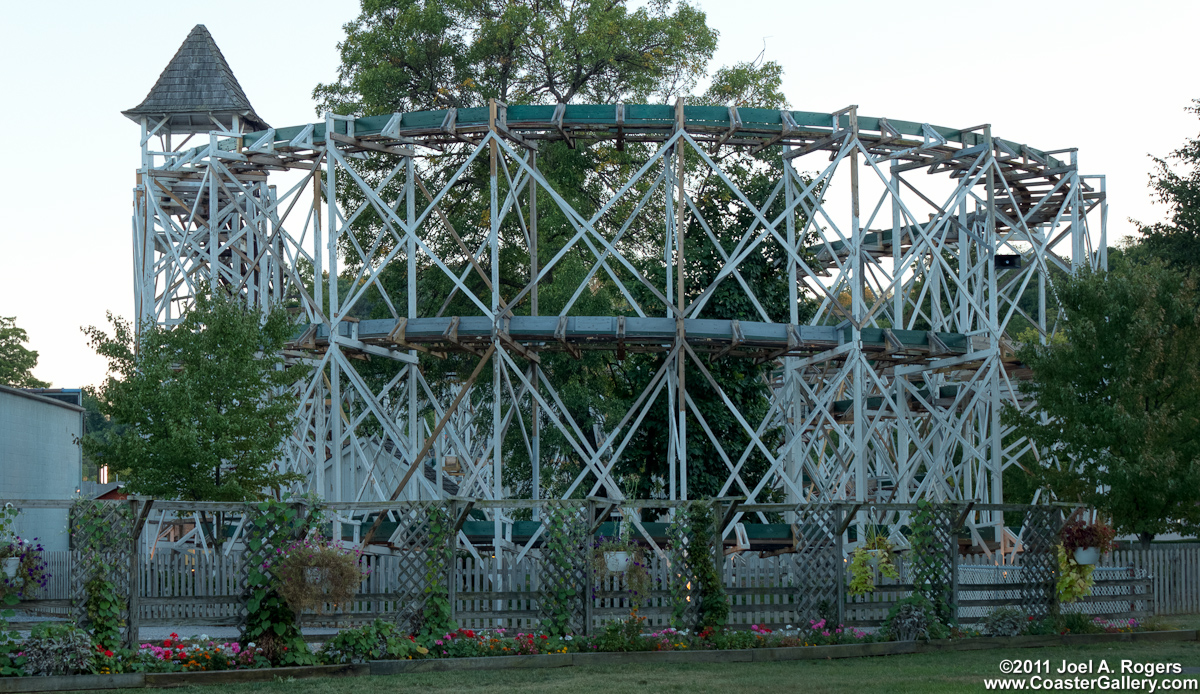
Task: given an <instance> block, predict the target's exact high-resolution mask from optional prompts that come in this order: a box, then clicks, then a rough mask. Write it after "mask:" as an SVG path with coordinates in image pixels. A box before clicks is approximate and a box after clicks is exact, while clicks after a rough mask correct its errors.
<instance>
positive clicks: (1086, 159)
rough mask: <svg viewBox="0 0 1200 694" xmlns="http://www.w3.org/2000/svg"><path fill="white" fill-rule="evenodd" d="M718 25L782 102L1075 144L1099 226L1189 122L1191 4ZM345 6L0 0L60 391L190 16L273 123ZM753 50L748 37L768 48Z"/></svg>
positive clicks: (15, 142)
mask: <svg viewBox="0 0 1200 694" xmlns="http://www.w3.org/2000/svg"><path fill="white" fill-rule="evenodd" d="M694 4H697V5H699V6H700V7H701V8H702V9H703V10H704V11H705V12H706V13H707V14H708V21H709V25H710V26H712V27H715V28H716V29H717V30H719V31H720V33H721V37H720V45H719V49H718V51H717V54H716V55H715V56H714V59H713V62H712V64H711V68H712V69H715V68H717V67H719V66H721V65H727V64H732V63H735V62H739V61H744V60H753V59H755V58H756V57H758V56H759V54H760V53H763V55H764V57H765V59H767V60H774V61H776V62H778V63H780V64H781V65H782V66H783V68H784V93H785V94H786V95H787V96H788V99H789V101H790V103H791V107H792V108H794V109H797V110H804V111H833V110H837V109H840V108H842V107H845V106H849V105H851V104H856V105H858V107H859V113H860V114H863V115H870V116H886V117H889V118H893V119H898V120H909V121H917V122H929V123H933V124H936V125H942V126H947V127H955V128H961V127H970V126H975V125H979V124H982V123H990V124H991V125H992V128H993V132H994V133H995V134H996V135H997V136H1000V137H1003V138H1006V139H1009V140H1015V141H1017V142H1022V143H1026V144H1029V145H1032V146H1034V147H1037V148H1039V149H1043V150H1052V149H1060V148H1065V147H1078V148H1079V162H1080V168H1081V171H1082V173H1084V174H1103V175H1106V176H1107V190H1108V195H1109V227H1108V233H1109V238H1110V239H1113V240H1114V242H1115V239H1118V238H1120V237H1124V236H1128V235H1130V234H1132V233H1134V232H1135V226H1134V225H1133V224H1132V223H1131V222H1130V221H1129V219H1130V218H1133V219H1137V220H1139V221H1143V222H1146V221H1155V220H1157V219H1160V218H1162V216H1163V214H1164V209H1163V208H1162V207H1161V206H1159V205H1156V204H1154V202H1153V201H1152V199H1151V197H1150V194H1149V192H1148V189H1147V181H1148V178H1147V176H1148V174H1149V173H1150V171H1151V169H1152V166H1153V162H1152V161H1151V159H1150V156H1149V155H1150V154H1154V155H1160V156H1161V155H1165V154H1167V153H1169V152H1170V151H1171V150H1173V149H1175V148H1177V147H1179V146H1180V145H1181V144H1182V143H1183V142H1184V140H1186V139H1187V138H1191V137H1195V136H1196V135H1197V133H1198V132H1200V122H1198V121H1197V118H1196V116H1195V115H1193V114H1190V113H1187V112H1186V111H1185V108H1186V107H1187V106H1188V105H1189V104H1190V103H1191V100H1192V99H1193V98H1200V84H1197V82H1198V81H1200V78H1197V77H1196V74H1197V73H1196V72H1195V71H1194V69H1193V67H1192V65H1193V62H1194V57H1195V56H1194V49H1193V48H1192V46H1193V45H1194V43H1193V41H1194V38H1193V32H1194V27H1195V26H1197V25H1198V23H1200V22H1198V20H1200V3H1195V2H1170V1H1166V0H1144V1H1143V2H1137V3H1132V2H1127V1H1116V0H1087V1H1079V0H1051V1H1049V2H1047V1H1046V0H1040V1H1037V2H1033V1H1027V0H1008V1H1006V2H1003V3H1001V2H978V1H977V2H963V1H962V0H955V1H945V2H943V1H935V0H909V2H906V3H895V2H882V1H879V2H877V1H874V0H872V1H861V2H845V1H843V2H819V3H818V2H811V1H808V0H773V1H771V0H738V1H737V2H729V1H728V0H722V1H717V0H698V1H697V2H695V3H694ZM358 7H359V4H358V2H357V1H354V0H321V2H319V3H318V2H306V1H301V0H288V1H286V2H282V1H279V2H264V1H256V0H238V1H237V2H227V1H223V0H206V1H205V2H190V3H158V4H153V3H146V2H139V3H133V2H127V1H126V0H112V1H110V2H104V3H97V2H94V0H88V1H82V2H81V1H79V0H66V1H62V2H58V3H55V4H54V6H53V10H52V11H50V12H48V11H47V8H46V6H43V5H40V4H39V3H31V2H21V3H15V2H14V3H8V4H6V6H5V19H4V21H3V22H2V23H0V100H2V103H3V105H4V108H2V109H0V132H4V133H7V135H6V143H7V144H6V148H5V150H6V151H7V152H8V154H7V155H6V156H7V157H8V159H7V164H5V165H3V166H0V201H2V202H3V207H2V209H3V213H2V214H0V316H16V318H17V325H18V326H20V327H22V328H24V329H25V330H26V331H27V332H28V333H29V338H30V339H29V343H28V346H29V347H30V348H32V349H35V350H37V351H38V353H39V356H40V360H39V362H38V366H37V368H36V369H35V370H34V375H36V376H37V377H38V378H40V379H42V380H45V381H50V382H51V383H52V385H53V386H55V387H60V388H77V387H80V386H84V385H88V384H95V383H98V382H100V381H101V380H102V379H103V378H104V374H105V363H104V361H103V360H102V359H101V358H100V357H98V356H96V355H95V354H94V353H93V352H92V351H91V349H90V348H89V347H88V345H87V340H86V337H85V336H84V335H83V333H82V332H81V331H80V327H81V326H86V325H96V326H104V325H105V324H106V323H105V320H106V319H105V314H106V312H112V313H114V314H116V315H121V316H125V317H129V316H131V315H132V312H133V279H132V231H131V222H130V212H131V204H132V203H131V199H132V188H133V184H134V172H135V170H136V169H137V167H138V165H139V163H140V162H139V160H140V157H139V152H138V139H137V138H138V129H137V125H135V124H134V123H133V122H132V121H129V120H127V119H126V118H125V117H124V116H122V115H121V114H120V111H121V110H122V109H129V108H132V107H133V106H135V105H137V104H138V103H140V102H141V100H142V99H143V98H144V97H145V96H146V93H147V92H148V91H149V89H150V87H151V86H153V84H154V81H155V80H156V79H157V77H158V75H159V73H160V72H161V71H162V69H163V68H164V67H165V66H166V64H167V62H168V61H169V60H170V58H171V56H172V55H174V53H175V51H176V49H177V48H178V47H179V44H180V43H182V42H183V40H184V38H185V37H186V36H187V34H188V32H189V31H190V30H191V28H192V27H193V26H194V25H196V24H204V25H205V26H207V27H208V29H209V31H210V32H211V33H212V35H213V38H214V39H215V40H216V42H217V45H218V46H219V47H220V48H221V51H222V52H223V53H224V54H225V57H226V59H227V60H228V62H229V64H230V66H231V67H232V69H233V71H234V73H235V74H236V75H237V77H238V80H239V81H240V82H241V84H242V87H243V89H244V90H245V92H246V94H247V96H248V97H249V98H250V100H251V102H252V103H253V104H254V107H255V109H256V111H257V112H258V113H259V115H261V116H262V117H263V118H264V119H265V120H267V122H269V123H271V124H272V125H275V126H277V127H280V126H286V125H293V124H299V123H306V122H311V121H315V120H317V114H316V112H315V111H314V107H313V101H312V98H311V93H312V89H313V87H314V86H315V85H316V84H317V83H319V82H328V81H330V80H332V79H333V78H334V77H335V76H336V71H337V65H338V54H337V42H338V41H339V40H340V39H341V38H342V37H343V32H342V25H343V24H344V23H346V22H348V21H351V20H352V19H353V18H354V17H355V16H356V15H357V13H358ZM764 51H765V52H764Z"/></svg>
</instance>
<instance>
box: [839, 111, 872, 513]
mask: <svg viewBox="0 0 1200 694" xmlns="http://www.w3.org/2000/svg"><path fill="white" fill-rule="evenodd" d="M847 111H848V117H849V127H850V135H851V139H850V143H849V144H848V145H844V146H848V147H850V148H851V151H850V156H849V159H850V248H851V253H852V255H851V261H850V262H851V276H850V315H851V316H853V317H854V320H853V322H852V325H851V330H852V339H853V340H854V343H855V345H856V346H857V349H856V350H855V351H854V352H852V355H853V356H852V358H853V359H854V367H853V368H854V383H853V385H852V388H853V395H852V397H853V399H854V405H853V407H854V425H853V439H854V456H853V461H854V462H853V464H854V499H855V501H866V500H867V450H866V424H867V403H866V396H867V394H866V391H865V390H864V388H863V381H864V380H865V379H866V369H867V365H866V363H865V362H864V360H863V356H862V326H861V325H860V324H859V321H861V320H862V319H863V317H864V316H865V315H866V313H867V309H866V301H865V297H864V296H863V294H864V289H865V286H866V278H865V276H864V272H865V267H864V266H863V256H862V242H863V238H862V228H861V224H862V210H861V207H860V204H859V190H858V183H859V181H858V154H859V143H858V109H857V107H854V106H851V107H850V108H849V109H847ZM834 118H835V119H837V120H840V119H841V116H840V115H835V116H834ZM838 125H839V123H837V122H835V123H834V124H833V126H834V130H837V127H838Z"/></svg>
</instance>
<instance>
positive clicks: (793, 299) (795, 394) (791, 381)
mask: <svg viewBox="0 0 1200 694" xmlns="http://www.w3.org/2000/svg"><path fill="white" fill-rule="evenodd" d="M790 149H791V147H789V146H787V145H784V146H783V147H782V148H781V155H782V156H781V157H780V158H781V160H782V162H783V195H784V203H785V204H786V206H787V210H788V211H787V244H788V250H789V251H790V252H793V253H796V254H799V252H800V249H799V245H800V244H799V242H798V240H797V238H796V213H795V210H794V208H793V205H795V203H796V182H795V180H794V179H793V171H792V160H791V159H788V157H787V153H788V151H789V150H790ZM787 273H788V322H789V323H791V324H792V325H797V324H798V323H799V322H800V286H799V277H798V268H797V265H796V261H795V259H794V258H793V257H792V256H791V255H790V254H789V255H788V256H787ZM796 361H797V360H796V358H795V357H785V358H784V360H783V388H784V394H785V397H787V398H788V408H789V409H788V413H787V441H786V442H785V444H786V443H787V442H791V441H793V440H795V439H797V438H799V437H800V435H801V432H800V423H801V422H802V421H804V410H803V407H804V400H803V399H802V398H801V397H800V393H801V392H802V391H801V389H800V388H799V386H798V385H797V384H796V379H797V378H799V374H797V373H796ZM801 451H802V449H801V447H800V446H799V445H796V444H793V445H792V450H791V451H790V452H789V453H788V460H787V464H786V468H785V472H784V474H786V475H787V477H788V479H789V480H790V481H791V482H792V484H794V485H795V486H796V488H797V489H803V488H804V480H803V479H801V477H803V474H804V463H803V460H802V454H801ZM784 489H785V490H786V491H785V494H786V497H785V501H786V503H788V504H790V505H795V504H799V503H800V502H801V501H803V499H801V498H799V497H798V496H797V495H796V493H795V492H793V491H792V487H791V486H789V485H784ZM784 520H785V521H786V522H788V523H794V522H795V521H796V512H795V511H792V510H789V511H786V512H785V513H784Z"/></svg>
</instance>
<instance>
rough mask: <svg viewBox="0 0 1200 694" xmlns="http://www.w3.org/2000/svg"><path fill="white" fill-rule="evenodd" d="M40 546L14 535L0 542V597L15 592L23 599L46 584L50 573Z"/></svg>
mask: <svg viewBox="0 0 1200 694" xmlns="http://www.w3.org/2000/svg"><path fill="white" fill-rule="evenodd" d="M46 569H47V567H46V560H45V558H44V557H43V556H42V546H41V545H40V544H38V542H37V538H34V539H33V541H32V542H31V541H29V540H23V539H21V538H19V537H14V538H13V539H11V540H9V541H8V542H0V597H4V596H6V595H12V594H15V595H16V596H17V598H19V599H22V600H25V599H29V598H31V597H33V592H34V591H35V590H37V589H38V588H40V587H42V586H44V585H46V581H47V580H49V578H50V573H49V572H48V571H47V570H46Z"/></svg>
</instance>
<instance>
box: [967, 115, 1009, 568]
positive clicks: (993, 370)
mask: <svg viewBox="0 0 1200 694" xmlns="http://www.w3.org/2000/svg"><path fill="white" fill-rule="evenodd" d="M983 133H984V135H983V136H984V140H985V143H986V145H987V152H988V154H987V157H988V160H987V164H986V166H987V167H988V172H987V187H988V190H987V196H988V197H987V206H988V213H987V235H986V238H987V248H986V249H982V251H983V252H981V253H980V255H982V256H983V257H982V258H981V259H980V261H981V262H984V263H986V269H985V271H986V272H987V292H988V305H987V306H988V319H987V320H988V333H989V343H990V345H989V346H990V347H991V348H992V350H993V354H994V355H997V356H993V357H992V358H991V359H990V360H989V366H988V367H987V368H989V369H990V373H989V374H988V375H987V379H988V388H989V390H990V393H989V396H990V400H991V402H990V403H989V404H988V410H989V411H988V415H989V417H990V418H991V419H990V421H989V423H988V428H989V431H988V438H989V441H988V444H989V445H988V448H989V453H990V456H989V460H988V463H987V465H988V467H989V468H990V470H989V473H990V476H991V490H990V491H991V497H992V498H991V499H990V501H991V502H992V503H995V504H998V503H1001V502H1002V501H1003V500H1004V476H1003V474H1002V472H1001V470H1002V468H1003V465H1004V463H1003V448H1004V437H1003V436H1002V435H1001V430H1000V358H999V356H998V355H999V353H1000V302H999V299H998V298H997V296H996V248H997V239H996V173H997V171H996V166H997V165H996V149H995V145H994V143H993V142H992V127H991V126H990V125H989V126H987V127H986V128H984V130H983ZM995 522H996V525H995V528H996V537H997V538H999V537H1000V536H1001V534H1003V532H1004V514H1003V513H997V514H995ZM956 554H957V553H956Z"/></svg>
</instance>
